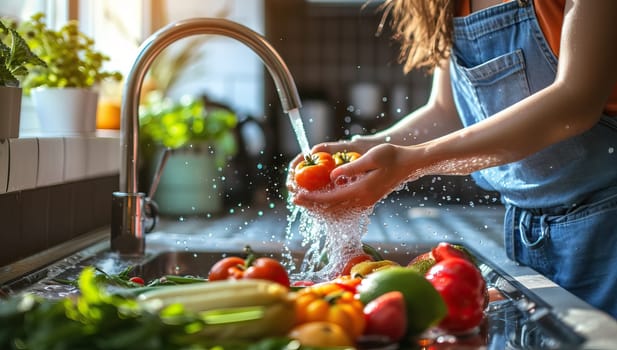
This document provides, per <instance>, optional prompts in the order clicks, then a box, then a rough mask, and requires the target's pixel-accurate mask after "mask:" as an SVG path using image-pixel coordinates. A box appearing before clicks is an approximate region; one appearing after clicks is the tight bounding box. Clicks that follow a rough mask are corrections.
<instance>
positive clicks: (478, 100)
mask: <svg viewBox="0 0 617 350" xmlns="http://www.w3.org/2000/svg"><path fill="white" fill-rule="evenodd" d="M556 71H557V58H556V57H555V55H554V54H553V53H552V51H551V49H550V47H549V45H548V43H547V41H546V39H545V38H544V35H543V33H542V30H541V28H540V26H539V24H538V21H537V19H536V15H535V11H534V7H533V5H532V4H531V1H529V0H525V1H524V0H518V1H510V2H506V3H503V4H500V5H497V6H494V7H490V8H487V9H484V10H482V11H479V12H475V13H472V14H471V15H469V16H466V17H456V18H454V43H453V49H452V57H451V64H450V74H451V79H452V89H453V93H454V100H455V103H456V106H457V109H458V112H459V114H460V116H461V119H462V121H463V124H464V125H465V126H469V125H472V124H474V123H477V122H480V121H481V120H483V119H485V118H489V117H490V116H491V115H493V114H495V113H497V112H499V111H501V110H502V109H504V108H507V107H508V106H510V105H512V104H514V103H516V102H518V101H520V100H522V99H524V98H526V97H528V96H530V95H532V94H534V93H535V92H537V91H539V90H541V89H543V88H544V87H546V86H548V85H550V84H551V83H552V82H553V80H554V79H555V75H556ZM520 137H523V138H524V137H526V135H520ZM472 177H473V178H474V180H475V181H476V182H477V184H478V185H479V186H481V187H483V188H485V189H488V190H494V191H498V192H499V193H500V194H501V199H502V202H503V203H504V205H505V207H506V217H505V220H504V225H505V226H504V231H505V246H506V252H507V254H508V256H509V257H510V259H513V260H515V261H517V262H519V263H521V264H524V265H527V266H530V267H531V268H533V269H535V270H536V271H538V272H539V273H541V274H543V275H545V276H547V277H548V278H550V279H552V280H553V281H554V282H555V283H557V284H559V285H560V286H562V287H563V288H565V289H567V290H569V291H570V292H572V293H573V294H575V295H577V296H579V297H580V298H581V299H583V300H586V301H587V302H589V303H590V304H591V305H593V306H596V307H598V308H600V309H603V310H605V311H607V312H608V313H610V314H611V315H612V316H613V317H616V318H617V118H613V117H609V116H602V119H601V121H600V122H599V123H598V124H597V125H596V126H594V127H593V128H592V129H590V130H588V131H587V132H585V133H583V134H581V135H579V136H576V137H572V138H570V139H568V140H565V141H563V142H561V143H558V144H555V145H552V146H550V147H547V148H546V149H544V150H541V151H539V152H537V153H535V154H533V155H531V156H529V157H527V158H526V159H523V160H521V161H517V162H513V163H510V164H506V165H503V166H497V167H493V168H489V169H485V170H481V171H479V172H476V173H474V174H472Z"/></svg>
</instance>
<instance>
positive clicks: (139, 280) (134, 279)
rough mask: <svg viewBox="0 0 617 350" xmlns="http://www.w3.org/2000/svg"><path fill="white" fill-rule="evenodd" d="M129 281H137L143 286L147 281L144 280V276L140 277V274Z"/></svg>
mask: <svg viewBox="0 0 617 350" xmlns="http://www.w3.org/2000/svg"><path fill="white" fill-rule="evenodd" d="M129 281H131V282H133V283H137V284H141V285H142V286H143V285H144V284H145V283H146V282H145V281H144V279H143V278H141V277H139V276H134V277H131V278H129Z"/></svg>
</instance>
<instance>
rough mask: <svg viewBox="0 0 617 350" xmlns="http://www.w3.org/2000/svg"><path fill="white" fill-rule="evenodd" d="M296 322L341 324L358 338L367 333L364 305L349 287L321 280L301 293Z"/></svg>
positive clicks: (296, 307)
mask: <svg viewBox="0 0 617 350" xmlns="http://www.w3.org/2000/svg"><path fill="white" fill-rule="evenodd" d="M295 311H296V323H297V324H303V323H308V322H315V321H325V322H331V323H335V324H338V325H339V326H341V327H342V328H343V330H344V331H345V332H346V333H347V334H348V335H349V337H350V338H352V339H356V338H358V337H359V336H360V335H362V333H363V332H364V328H365V326H366V320H365V318H364V305H363V304H362V302H361V301H360V300H358V299H357V298H355V293H354V292H352V291H350V290H349V288H348V286H346V285H343V284H340V283H328V282H325V283H320V284H316V285H313V286H308V287H305V288H303V289H301V290H299V291H298V292H297V295H296V299H295Z"/></svg>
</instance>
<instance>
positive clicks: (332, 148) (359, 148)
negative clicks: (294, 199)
mask: <svg viewBox="0 0 617 350" xmlns="http://www.w3.org/2000/svg"><path fill="white" fill-rule="evenodd" d="M377 143H378V142H377V141H371V140H370V139H369V138H368V137H363V136H360V137H354V138H352V140H351V141H339V142H325V143H320V144H318V145H315V146H314V147H313V149H311V154H314V153H317V152H328V153H330V154H335V153H336V152H358V153H360V154H364V153H365V152H367V150H368V149H369V148H370V147H371V146H373V145H374V144H377ZM304 158H305V155H304V154H298V155H297V156H296V157H295V158H294V159H292V161H291V162H289V168H288V170H287V180H286V186H287V190H289V191H290V192H292V193H295V192H297V191H298V186H297V184H296V183H295V181H294V177H295V169H296V167H297V166H298V164H300V163H301V162H302V161H304Z"/></svg>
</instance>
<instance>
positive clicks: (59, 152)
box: [36, 137, 64, 187]
mask: <svg viewBox="0 0 617 350" xmlns="http://www.w3.org/2000/svg"><path fill="white" fill-rule="evenodd" d="M63 180H64V139H63V138H61V137H41V138H39V170H38V175H37V178H36V186H37V187H40V186H49V185H56V184H59V183H62V181H63Z"/></svg>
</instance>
